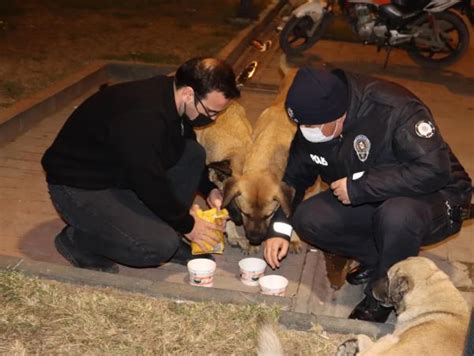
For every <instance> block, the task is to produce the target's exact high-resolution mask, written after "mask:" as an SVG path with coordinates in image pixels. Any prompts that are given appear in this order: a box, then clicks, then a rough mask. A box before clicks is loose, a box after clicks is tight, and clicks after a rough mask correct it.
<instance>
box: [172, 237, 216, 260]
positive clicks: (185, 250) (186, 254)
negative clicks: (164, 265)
mask: <svg viewBox="0 0 474 356" xmlns="http://www.w3.org/2000/svg"><path fill="white" fill-rule="evenodd" d="M195 258H207V259H209V260H212V261H214V260H215V259H214V256H212V254H210V253H205V254H202V255H193V254H192V252H191V246H190V245H189V244H188V243H187V242H186V241H185V240H184V238H181V239H180V241H179V247H178V249H177V250H176V252H175V254H174V255H173V257H171V259H170V260H169V261H168V262H173V263H178V264H180V265H183V266H186V265H187V264H188V262H189V261H191V260H193V259H195Z"/></svg>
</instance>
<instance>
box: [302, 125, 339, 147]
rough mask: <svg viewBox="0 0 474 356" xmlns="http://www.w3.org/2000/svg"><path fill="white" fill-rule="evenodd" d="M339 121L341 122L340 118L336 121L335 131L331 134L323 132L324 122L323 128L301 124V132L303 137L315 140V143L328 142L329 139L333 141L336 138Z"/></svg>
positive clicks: (311, 140)
mask: <svg viewBox="0 0 474 356" xmlns="http://www.w3.org/2000/svg"><path fill="white" fill-rule="evenodd" d="M338 123H339V120H338V121H336V126H335V127H334V131H333V133H332V135H331V136H325V135H324V134H323V127H324V124H322V125H321V128H319V127H303V126H300V130H301V133H302V134H303V137H304V138H305V139H307V140H308V141H309V142H313V143H320V142H327V141H331V140H332V139H333V138H334V135H335V134H336V131H337V125H338Z"/></svg>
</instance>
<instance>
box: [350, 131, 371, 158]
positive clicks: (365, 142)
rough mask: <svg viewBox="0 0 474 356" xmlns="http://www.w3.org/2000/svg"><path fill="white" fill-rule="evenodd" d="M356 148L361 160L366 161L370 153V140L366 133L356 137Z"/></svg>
mask: <svg viewBox="0 0 474 356" xmlns="http://www.w3.org/2000/svg"><path fill="white" fill-rule="evenodd" d="M354 150H355V151H356V153H357V157H358V158H359V160H360V161H361V162H365V161H366V160H367V158H368V157H369V153H370V140H369V139H368V138H367V136H365V135H359V136H357V137H356V138H355V139H354Z"/></svg>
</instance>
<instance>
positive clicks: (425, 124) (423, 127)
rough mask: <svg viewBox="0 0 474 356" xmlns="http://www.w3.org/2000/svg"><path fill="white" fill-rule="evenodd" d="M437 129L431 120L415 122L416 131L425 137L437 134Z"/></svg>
mask: <svg viewBox="0 0 474 356" xmlns="http://www.w3.org/2000/svg"><path fill="white" fill-rule="evenodd" d="M435 131H436V129H435V127H434V125H433V124H432V123H431V122H430V121H427V120H421V121H418V122H417V123H416V124H415V132H416V134H417V135H418V136H419V137H423V138H430V137H433V135H434V134H435Z"/></svg>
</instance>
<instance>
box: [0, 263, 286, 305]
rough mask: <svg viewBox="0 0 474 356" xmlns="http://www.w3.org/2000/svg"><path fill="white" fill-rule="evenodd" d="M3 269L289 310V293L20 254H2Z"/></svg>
mask: <svg viewBox="0 0 474 356" xmlns="http://www.w3.org/2000/svg"><path fill="white" fill-rule="evenodd" d="M0 270H8V271H17V272H21V273H24V274H25V275H28V276H34V277H39V278H45V279H51V280H56V281H61V282H68V283H73V284H80V285H89V286H96V287H112V288H116V289H119V290H123V291H127V292H132V293H140V294H144V295H148V296H151V297H156V298H167V299H173V300H191V301H215V302H217V303H232V304H249V303H252V304H267V305H278V306H280V307H282V308H283V310H290V308H291V303H292V299H291V298H290V297H274V296H267V295H262V294H254V293H246V292H236V291H229V290H226V289H218V288H204V287H192V286H190V285H187V284H177V283H170V282H161V281H151V280H149V279H143V278H137V277H128V276H121V275H117V274H110V273H105V272H97V271H91V270H87V269H81V268H75V267H70V266H63V265H58V264H55V263H49V262H41V261H33V260H30V259H26V258H21V257H12V256H5V255H0Z"/></svg>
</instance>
